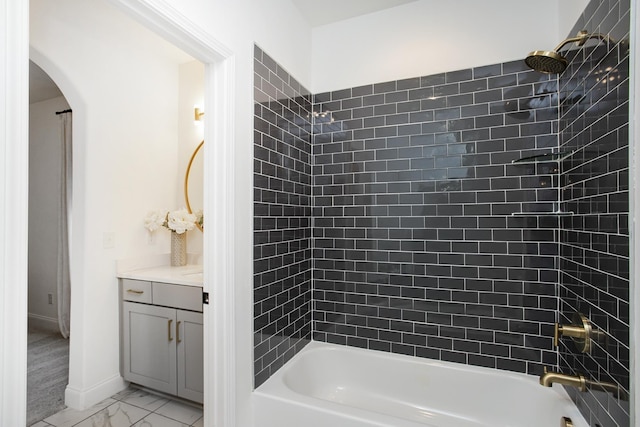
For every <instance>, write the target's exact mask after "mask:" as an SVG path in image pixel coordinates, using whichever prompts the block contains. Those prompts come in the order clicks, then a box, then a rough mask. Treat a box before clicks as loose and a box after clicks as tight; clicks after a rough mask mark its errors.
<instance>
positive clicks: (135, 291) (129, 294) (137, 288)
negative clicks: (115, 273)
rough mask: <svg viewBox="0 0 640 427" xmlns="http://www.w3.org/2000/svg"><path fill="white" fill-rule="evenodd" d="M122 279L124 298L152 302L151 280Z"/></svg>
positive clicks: (125, 299)
mask: <svg viewBox="0 0 640 427" xmlns="http://www.w3.org/2000/svg"><path fill="white" fill-rule="evenodd" d="M120 280H122V299H123V300H124V301H136V302H144V303H147V304H151V282H145V281H143V280H132V279H120Z"/></svg>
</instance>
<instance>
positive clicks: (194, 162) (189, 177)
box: [184, 141, 204, 231]
mask: <svg viewBox="0 0 640 427" xmlns="http://www.w3.org/2000/svg"><path fill="white" fill-rule="evenodd" d="M203 145H204V141H202V142H201V143H200V144H198V146H197V147H196V149H195V150H194V151H193V154H192V155H191V159H189V164H188V165H187V172H186V173H185V176H184V200H185V202H186V204H187V210H188V211H189V213H193V214H196V215H197V216H198V221H197V222H196V226H197V227H198V228H199V229H200V231H202V230H203V227H204V221H203V219H202V215H201V214H202V207H203V206H204V199H203V194H204V193H203V183H204V156H203V155H202V151H203V150H202V146H203Z"/></svg>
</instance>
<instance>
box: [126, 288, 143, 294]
mask: <svg viewBox="0 0 640 427" xmlns="http://www.w3.org/2000/svg"><path fill="white" fill-rule="evenodd" d="M127 292H129V293H130V294H136V295H142V294H144V291H139V290H137V289H127Z"/></svg>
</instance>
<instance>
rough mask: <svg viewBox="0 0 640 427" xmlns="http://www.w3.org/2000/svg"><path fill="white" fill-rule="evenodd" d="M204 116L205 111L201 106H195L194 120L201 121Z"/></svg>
mask: <svg viewBox="0 0 640 427" xmlns="http://www.w3.org/2000/svg"><path fill="white" fill-rule="evenodd" d="M202 116H204V111H203V110H202V109H201V108H199V107H195V108H194V120H195V121H196V122H201V121H202V120H204V119H203V118H202Z"/></svg>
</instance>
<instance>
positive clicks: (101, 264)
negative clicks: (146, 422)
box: [30, 0, 190, 407]
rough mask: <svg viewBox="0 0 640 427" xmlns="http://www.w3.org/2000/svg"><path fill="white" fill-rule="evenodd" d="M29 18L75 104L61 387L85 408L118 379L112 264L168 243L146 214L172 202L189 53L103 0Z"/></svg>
mask: <svg viewBox="0 0 640 427" xmlns="http://www.w3.org/2000/svg"><path fill="white" fill-rule="evenodd" d="M30 23H31V33H30V45H31V56H32V59H33V61H34V62H36V63H37V64H38V65H39V66H40V67H41V68H42V69H43V70H45V71H46V72H47V73H48V74H49V75H50V76H51V77H52V78H53V80H54V81H55V82H56V83H57V84H58V86H59V87H60V89H61V90H62V92H63V93H64V94H65V96H66V97H67V100H68V101H69V104H70V106H71V108H72V109H73V111H74V113H73V114H74V127H73V139H74V141H73V145H74V153H73V157H74V159H73V162H74V168H73V177H74V178H73V182H74V186H73V198H74V206H73V213H72V219H71V221H72V228H73V232H72V239H71V246H72V252H71V283H72V289H71V293H72V310H71V353H70V368H71V369H70V378H69V387H68V388H67V395H66V396H67V402H68V404H70V405H71V406H76V407H82V406H86V405H89V404H92V403H95V402H96V401H97V400H100V399H103V398H104V397H106V396H107V395H109V394H110V393H112V392H113V391H114V390H117V389H118V388H119V387H121V386H122V381H121V379H120V377H119V372H118V354H119V353H118V352H119V348H118V305H117V281H116V278H115V273H116V271H115V261H116V260H118V259H124V258H130V257H133V256H140V255H145V254H154V253H167V252H168V247H169V235H168V233H158V236H157V242H156V244H155V245H150V244H148V243H147V231H146V230H145V229H144V227H143V219H144V216H145V215H146V213H147V211H148V210H150V209H155V208H160V207H165V206H167V207H171V206H172V205H173V204H174V203H176V201H177V200H178V194H177V186H176V182H177V180H178V179H180V178H179V176H180V172H179V165H178V162H177V161H176V159H177V158H178V111H177V105H178V82H179V74H178V72H179V69H178V63H179V62H181V61H186V60H190V59H189V58H188V57H186V56H185V55H184V54H183V53H181V52H178V51H177V50H176V49H175V48H173V47H172V46H168V45H167V44H166V43H164V42H162V41H161V40H159V38H158V37H157V36H156V35H155V34H152V33H151V32H149V31H146V30H143V29H142V28H141V27H140V26H139V25H138V24H137V23H136V22H134V21H133V20H132V19H129V18H127V17H125V16H124V15H123V14H122V13H121V12H120V11H118V10H117V9H114V8H113V6H111V5H110V4H108V3H106V2H104V1H100V0H61V1H56V2H53V3H52V2H49V1H46V0H32V1H31V17H30ZM110 233H112V235H113V237H114V245H113V247H109V246H110V245H109V244H105V243H108V242H105V241H104V237H105V234H107V235H109V234H110Z"/></svg>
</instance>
